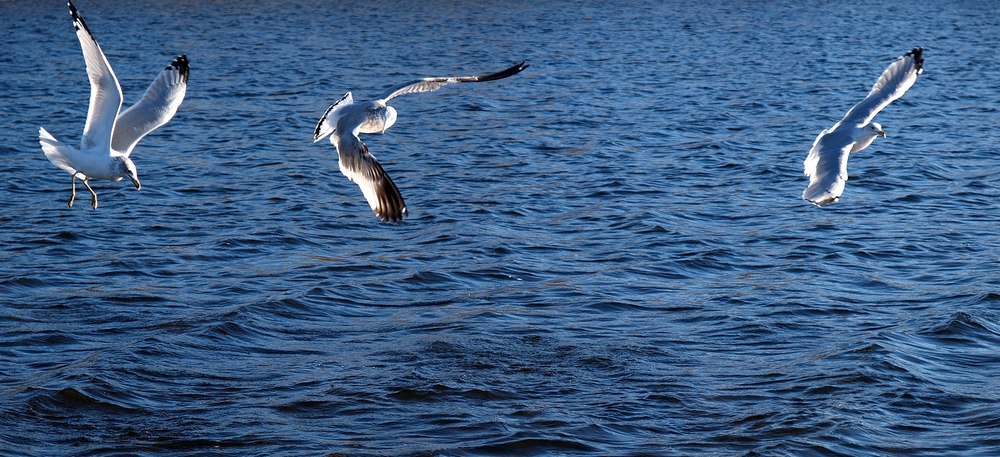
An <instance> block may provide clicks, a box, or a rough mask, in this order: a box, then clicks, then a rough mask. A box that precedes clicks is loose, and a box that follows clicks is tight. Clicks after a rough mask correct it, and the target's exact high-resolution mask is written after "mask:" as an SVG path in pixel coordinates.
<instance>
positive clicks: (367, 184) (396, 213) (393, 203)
mask: <svg viewBox="0 0 1000 457" xmlns="http://www.w3.org/2000/svg"><path fill="white" fill-rule="evenodd" d="M331 140H332V141H331V142H333V143H334V145H336V146H337V156H338V159H339V162H340V172H341V173H343V174H344V176H347V179H350V180H351V181H354V182H355V183H356V184H357V185H358V187H360V188H361V193H363V194H364V195H365V199H366V200H368V205H369V206H371V207H372V210H374V211H375V215H376V216H378V218H379V219H382V221H384V222H392V223H396V222H402V221H403V216H405V215H406V203H403V196H402V195H401V194H400V193H399V188H397V187H396V183H394V182H392V179H391V178H389V175H388V174H386V172H385V170H384V169H382V165H381V164H379V163H378V159H376V158H375V156H373V155H371V153H370V152H368V146H367V145H365V143H364V142H363V141H361V138H358V136H357V135H356V134H351V133H348V134H346V135H343V136H341V135H340V134H339V133H338V134H335V135H334V136H333V137H332V138H331Z"/></svg>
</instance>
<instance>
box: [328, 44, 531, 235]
mask: <svg viewBox="0 0 1000 457" xmlns="http://www.w3.org/2000/svg"><path fill="white" fill-rule="evenodd" d="M525 68H528V65H525V63H524V62H521V63H519V64H517V65H514V66H512V67H510V68H507V69H505V70H501V71H498V72H496V73H490V74H486V75H480V76H459V77H441V78H423V79H418V80H415V81H409V82H405V83H403V84H399V85H396V86H393V87H390V88H389V89H387V90H386V91H385V92H383V93H382V95H379V96H378V98H377V99H375V100H372V101H367V102H358V103H355V101H354V97H353V96H352V95H351V93H350V92H348V93H347V94H346V95H344V96H343V97H341V98H340V100H337V101H336V102H334V104H332V105H330V107H329V108H327V110H326V112H325V113H323V117H322V118H320V120H319V123H317V124H316V130H315V131H314V132H313V142H317V141H319V140H322V139H323V138H324V137H326V136H327V135H330V142H331V143H333V145H334V146H336V148H337V156H338V160H339V163H340V172H341V173H343V174H344V176H347V179H350V180H351V181H354V182H355V183H357V184H358V187H360V188H361V193H363V194H364V195H365V199H366V200H368V205H369V206H371V207H372V210H374V211H375V215H376V216H378V218H379V219H382V221H383V222H390V223H397V222H402V220H403V216H405V215H406V214H407V212H406V204H405V203H403V196H402V195H401V194H400V193H399V189H398V188H397V187H396V184H395V183H393V182H392V179H391V178H389V175H388V174H387V173H386V172H385V170H384V169H382V165H381V164H379V162H378V159H376V158H375V156H373V155H372V154H371V153H370V152H368V146H367V145H365V143H364V142H363V141H361V138H359V137H358V134H359V133H384V132H385V131H386V130H387V129H388V128H389V127H392V125H393V124H395V123H396V110H395V109H394V108H393V107H391V106H388V105H387V103H389V101H390V100H392V99H393V98H396V97H398V96H400V95H404V94H415V93H418V92H431V91H435V90H438V89H440V88H441V87H442V86H444V85H446V84H450V83H469V82H483V81H494V80H497V79H503V78H506V77H509V76H513V75H516V74H518V73H520V72H521V71H522V70H524V69H525Z"/></svg>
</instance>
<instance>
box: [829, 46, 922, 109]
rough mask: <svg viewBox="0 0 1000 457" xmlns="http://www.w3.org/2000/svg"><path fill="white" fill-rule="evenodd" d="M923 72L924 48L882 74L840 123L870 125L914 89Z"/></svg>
mask: <svg viewBox="0 0 1000 457" xmlns="http://www.w3.org/2000/svg"><path fill="white" fill-rule="evenodd" d="M923 72H924V50H923V48H913V49H912V50H911V51H910V52H907V53H906V54H904V55H902V56H900V57H899V58H898V59H896V61H895V62H893V63H892V64H890V65H889V67H888V68H886V69H885V71H883V72H882V76H879V78H878V81H875V85H874V86H872V90H871V92H868V96H867V97H865V99H864V100H862V101H861V102H860V103H858V104H857V105H854V107H853V108H851V110H850V111H848V112H847V115H845V116H844V119H843V120H841V121H840V122H841V123H845V124H847V123H851V124H857V125H868V123H869V122H871V121H872V119H874V118H875V115H876V114H878V113H879V111H882V109H883V108H885V107H886V106H888V105H889V103H892V101H893V100H895V99H897V98H899V97H902V96H903V94H904V93H906V91H907V90H909V89H910V87H913V83H915V82H917V75H919V74H921V73H923Z"/></svg>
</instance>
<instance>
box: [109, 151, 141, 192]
mask: <svg viewBox="0 0 1000 457" xmlns="http://www.w3.org/2000/svg"><path fill="white" fill-rule="evenodd" d="M118 159H119V160H117V161H115V163H116V165H117V167H118V169H117V170H116V171H117V174H118V176H119V178H118V179H116V180H115V181H120V180H121V179H122V178H128V179H129V181H132V185H134V186H135V190H139V189H142V184H141V183H139V172H138V171H136V169H135V163H134V162H132V159H130V158H128V157H125V156H120V157H119V158H118Z"/></svg>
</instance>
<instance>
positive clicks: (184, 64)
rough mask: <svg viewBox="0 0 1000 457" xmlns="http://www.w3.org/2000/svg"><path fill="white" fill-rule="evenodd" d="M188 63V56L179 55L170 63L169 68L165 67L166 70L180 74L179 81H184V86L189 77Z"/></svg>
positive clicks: (189, 68)
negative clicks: (172, 70)
mask: <svg viewBox="0 0 1000 457" xmlns="http://www.w3.org/2000/svg"><path fill="white" fill-rule="evenodd" d="M189 63H190V62H189V61H188V56H187V55H186V54H181V55H179V56H177V58H176V59H174V61H173V62H170V66H169V67H167V70H169V69H171V68H173V69H175V70H177V71H179V72H181V80H182V81H184V84H187V82H188V77H189V76H191V67H190V65H189Z"/></svg>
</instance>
